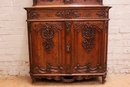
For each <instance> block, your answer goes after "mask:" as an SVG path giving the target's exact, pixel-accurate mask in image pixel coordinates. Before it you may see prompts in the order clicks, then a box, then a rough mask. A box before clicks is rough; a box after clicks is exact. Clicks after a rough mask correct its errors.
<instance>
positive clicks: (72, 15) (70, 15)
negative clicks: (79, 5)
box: [56, 10, 81, 19]
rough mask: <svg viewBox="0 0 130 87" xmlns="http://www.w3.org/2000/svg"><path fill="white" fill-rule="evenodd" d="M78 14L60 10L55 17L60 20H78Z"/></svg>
mask: <svg viewBox="0 0 130 87" xmlns="http://www.w3.org/2000/svg"><path fill="white" fill-rule="evenodd" d="M80 15H81V14H80V13H78V12H77V11H72V10H64V11H62V10H60V11H58V12H57V13H56V16H57V17H60V18H66V19H69V18H78V17H80Z"/></svg>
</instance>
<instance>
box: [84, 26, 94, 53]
mask: <svg viewBox="0 0 130 87" xmlns="http://www.w3.org/2000/svg"><path fill="white" fill-rule="evenodd" d="M82 36H83V37H84V38H85V40H84V41H83V42H82V46H83V48H84V49H85V50H86V51H87V52H90V51H91V50H92V48H93V47H94V36H95V29H94V27H93V26H92V25H91V26H89V27H88V26H87V25H84V27H83V29H82Z"/></svg>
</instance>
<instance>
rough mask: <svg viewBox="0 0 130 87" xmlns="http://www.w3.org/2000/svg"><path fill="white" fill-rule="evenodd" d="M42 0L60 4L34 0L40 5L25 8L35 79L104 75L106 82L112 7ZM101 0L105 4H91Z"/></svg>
mask: <svg viewBox="0 0 130 87" xmlns="http://www.w3.org/2000/svg"><path fill="white" fill-rule="evenodd" d="M42 1H43V2H44V1H45V3H46V4H49V3H53V4H54V3H55V4H58V3H59V2H58V1H57V0H34V4H35V5H37V6H32V7H26V8H25V9H26V10H27V23H28V42H29V56H30V57H29V58H30V75H31V77H32V80H33V82H34V81H36V78H47V79H50V80H51V79H55V80H58V81H59V80H62V81H64V82H73V81H75V80H83V79H88V78H91V77H99V76H101V77H102V82H103V83H104V82H105V77H106V74H107V42H108V20H109V19H108V14H109V8H110V7H109V6H103V5H90V6H89V5H73V3H79V2H81V4H83V2H85V3H86V2H87V0H79V1H78V0H73V1H71V0H66V1H62V0H59V1H60V2H61V3H69V5H68V4H67V5H62V4H61V3H59V5H44V4H45V3H42ZM97 2H100V3H99V4H101V3H102V2H101V0H99V1H98V0H92V2H91V1H89V2H88V3H93V4H96V3H97ZM85 3H84V4H85ZM40 4H41V5H40ZM60 4H61V5H60Z"/></svg>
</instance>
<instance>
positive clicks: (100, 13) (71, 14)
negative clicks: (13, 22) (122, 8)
mask: <svg viewBox="0 0 130 87" xmlns="http://www.w3.org/2000/svg"><path fill="white" fill-rule="evenodd" d="M103 18H108V11H107V10H104V9H101V10H100V9H96V10H94V9H77V10H75V9H64V8H63V9H33V10H32V9H31V10H30V11H29V12H28V19H103Z"/></svg>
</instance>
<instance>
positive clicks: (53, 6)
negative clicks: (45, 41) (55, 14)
mask: <svg viewBox="0 0 130 87" xmlns="http://www.w3.org/2000/svg"><path fill="white" fill-rule="evenodd" d="M60 7H61V8H62V7H63V8H76V7H83V8H104V7H106V8H111V7H110V6H103V5H38V6H31V7H25V8H60Z"/></svg>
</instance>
